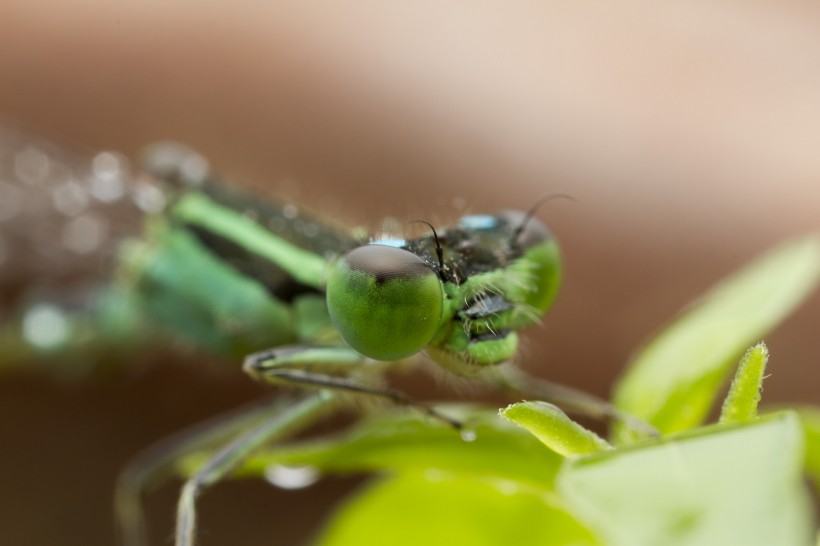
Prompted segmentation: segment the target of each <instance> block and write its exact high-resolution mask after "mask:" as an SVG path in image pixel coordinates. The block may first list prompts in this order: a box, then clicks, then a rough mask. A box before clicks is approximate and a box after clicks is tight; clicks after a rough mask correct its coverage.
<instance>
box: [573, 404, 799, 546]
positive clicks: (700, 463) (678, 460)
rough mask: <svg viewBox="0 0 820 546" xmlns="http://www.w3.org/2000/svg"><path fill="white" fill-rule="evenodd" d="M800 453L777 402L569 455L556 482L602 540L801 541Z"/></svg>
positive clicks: (678, 543)
mask: <svg viewBox="0 0 820 546" xmlns="http://www.w3.org/2000/svg"><path fill="white" fill-rule="evenodd" d="M802 453H803V437H802V431H801V429H800V423H799V421H798V419H797V416H796V415H795V414H794V413H793V412H784V413H780V414H773V415H769V416H766V417H763V418H761V419H759V420H758V421H755V422H754V423H750V424H746V425H733V426H727V425H715V426H712V427H708V428H704V429H699V430H697V431H693V432H689V433H685V434H682V435H679V436H678V437H677V438H675V439H663V440H660V441H656V442H654V443H652V444H649V445H643V446H637V445H636V446H631V447H627V448H624V449H619V450H614V451H609V452H606V453H601V454H598V455H592V456H589V457H584V458H581V459H576V460H574V461H570V462H568V464H567V465H566V466H565V467H564V470H563V471H562V472H561V473H560V474H559V477H558V482H557V488H558V492H559V493H560V494H561V495H562V498H563V499H564V500H565V501H566V502H567V505H568V506H569V507H570V508H571V509H572V512H573V513H574V514H575V515H576V516H578V517H579V518H580V519H581V520H582V521H585V522H586V523H587V524H589V525H590V527H591V528H592V529H594V530H595V531H597V532H598V534H599V536H601V538H602V539H603V540H604V542H605V543H606V544H607V545H608V546H657V545H659V544H663V545H664V546H710V545H715V546H724V545H728V544H732V545H734V544H742V545H743V546H773V545H775V544H777V545H780V544H783V545H789V546H804V545H808V544H812V543H813V539H812V536H813V534H814V531H813V525H812V523H813V517H812V510H811V506H810V503H809V499H808V496H807V491H806V489H805V486H804V484H803V482H802V476H801V465H802Z"/></svg>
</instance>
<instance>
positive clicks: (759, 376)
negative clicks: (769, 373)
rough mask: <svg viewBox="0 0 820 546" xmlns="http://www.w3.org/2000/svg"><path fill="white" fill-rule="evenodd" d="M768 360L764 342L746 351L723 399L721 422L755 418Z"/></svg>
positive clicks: (744, 420)
mask: <svg viewBox="0 0 820 546" xmlns="http://www.w3.org/2000/svg"><path fill="white" fill-rule="evenodd" d="M768 360H769V349H768V348H767V347H766V344H765V343H758V344H757V345H755V346H754V347H752V348H751V349H749V350H748V351H746V354H745V355H744V356H743V359H742V360H741V361H740V365H739V366H738V367H737V373H735V378H734V379H733V380H732V386H731V387H730V388H729V394H728V395H727V396H726V399H725V400H724V401H723V408H722V409H721V411H720V422H721V423H746V422H749V421H754V420H755V418H757V404H758V403H759V402H760V389H761V388H762V386H763V373H764V372H765V370H766V362H767V361H768Z"/></svg>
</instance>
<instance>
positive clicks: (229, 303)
mask: <svg viewBox="0 0 820 546" xmlns="http://www.w3.org/2000/svg"><path fill="white" fill-rule="evenodd" d="M0 153H2V154H3V156H2V160H0V166H2V168H3V169H4V170H3V171H2V173H0V175H2V181H0V225H2V232H1V234H2V238H0V274H2V275H3V276H2V277H0V279H2V281H3V283H4V285H5V286H8V287H11V288H10V291H11V292H17V293H20V294H24V296H23V303H24V304H25V305H23V303H20V302H19V301H14V302H12V303H13V304H17V305H18V307H20V306H22V307H21V308H22V311H21V313H20V315H19V320H16V321H8V322H7V325H6V326H4V327H3V331H2V332H0V336H2V337H0V340H2V343H3V355H4V356H3V359H4V363H3V365H4V366H7V367H13V366H15V365H19V366H22V365H23V364H24V363H31V362H34V361H38V362H46V363H49V362H60V363H62V368H63V369H68V370H70V369H72V366H80V365H81V363H84V365H85V366H88V365H93V364H94V363H99V362H101V361H105V360H109V361H110V360H117V359H119V358H121V357H123V356H124V355H125V354H127V353H128V352H130V351H131V349H132V348H134V347H139V346H141V345H144V344H148V343H152V342H155V340H156V339H165V340H171V341H173V342H174V343H175V344H178V345H182V346H186V347H189V348H192V349H193V350H195V351H197V352H199V353H201V354H207V355H212V356H216V357H220V358H224V359H229V360H231V359H232V360H234V361H236V362H237V364H239V363H240V362H241V363H242V368H243V370H244V371H245V372H246V373H247V374H248V375H249V376H250V377H252V378H253V379H255V380H257V381H260V382H263V383H269V384H273V385H279V386H285V387H295V388H297V389H299V390H300V391H303V392H304V394H303V395H302V396H301V397H300V398H298V399H297V400H296V401H293V402H290V403H288V404H287V405H283V404H282V403H281V401H274V402H271V403H266V404H262V405H259V406H256V407H254V408H252V409H250V410H247V411H244V412H239V413H237V414H234V415H230V416H227V417H225V418H224V419H222V420H220V421H218V422H217V424H216V425H214V426H213V427H209V428H206V429H203V430H201V431H199V432H196V433H194V434H191V435H187V436H185V437H184V438H181V439H175V440H172V441H170V442H168V443H166V444H164V445H161V446H160V447H157V448H155V449H153V450H149V451H148V452H146V453H145V454H143V455H142V456H140V457H137V458H136V459H135V460H134V462H133V463H132V464H131V465H130V466H129V467H128V468H127V469H125V470H124V471H123V474H122V476H121V478H120V481H119V485H118V489H117V493H116V506H117V514H118V520H119V524H120V530H121V540H122V542H123V544H125V545H127V546H138V545H142V544H144V543H145V534H144V523H143V517H142V512H141V506H140V503H141V500H140V493H141V491H142V490H143V488H144V486H145V485H146V484H147V483H150V482H154V481H156V480H158V479H161V478H163V477H164V475H165V474H166V473H167V469H168V467H169V466H171V465H172V464H173V462H174V461H176V460H177V459H178V458H179V457H180V456H182V455H183V454H185V453H187V452H190V451H193V450H196V449H198V448H200V447H201V446H203V445H211V444H213V442H214V440H215V439H217V440H220V441H221V447H220V448H218V449H216V450H215V451H214V452H213V455H212V456H211V458H210V459H209V460H208V461H206V462H205V463H204V464H203V465H202V467H201V468H200V469H199V470H198V471H197V472H196V473H195V475H193V476H192V477H191V478H190V479H188V480H187V481H186V482H185V484H184V486H183V487H182V491H181V493H180V499H179V504H178V513H177V522H176V538H175V543H176V545H177V546H191V545H193V544H194V541H195V533H196V528H197V521H196V515H197V511H196V500H197V497H198V496H199V495H200V494H201V492H202V491H203V490H204V489H206V488H207V487H209V486H211V485H213V484H214V483H216V482H218V481H219V480H220V479H222V478H224V477H225V476H227V475H228V474H229V473H230V472H231V471H232V470H233V469H234V468H236V467H237V465H239V464H241V462H242V460H243V459H244V458H245V457H247V456H248V454H249V453H250V452H252V451H253V450H255V449H257V448H258V447H260V446H262V445H266V444H270V443H272V442H276V441H281V440H283V439H286V438H287V437H288V436H290V435H293V434H294V433H296V432H298V431H299V430H301V429H304V428H306V427H308V426H309V425H310V424H311V423H313V422H314V421H316V420H317V419H319V418H321V417H322V416H325V415H327V414H330V413H332V412H334V411H335V410H336V409H337V408H338V407H339V405H342V404H347V403H349V402H350V399H351V395H352V396H353V397H365V398H373V399H382V400H385V401H387V402H390V403H395V404H399V405H403V406H408V407H410V408H413V409H415V410H417V411H420V412H422V413H424V414H425V415H427V416H429V418H431V419H435V420H439V421H441V422H444V423H446V424H447V425H448V426H450V427H452V428H453V429H454V430H456V431H458V432H461V433H462V434H463V436H464V437H465V438H467V439H469V436H470V431H469V428H467V427H465V425H464V423H461V422H460V421H459V420H458V419H455V418H453V417H451V416H449V415H447V414H446V413H443V412H441V411H439V410H438V409H437V408H436V407H434V406H430V405H428V404H426V403H424V402H421V401H418V400H415V399H413V398H411V397H409V396H407V395H406V394H404V393H402V392H401V391H398V390H395V389H393V388H391V387H389V386H388V385H387V383H386V381H385V379H384V375H385V372H386V371H387V370H389V369H390V367H391V366H392V365H393V363H395V362H398V361H403V360H406V359H413V358H420V357H419V356H417V355H419V354H420V353H425V354H426V355H427V357H428V358H429V359H431V360H432V361H433V362H435V363H436V364H437V365H438V366H439V367H440V368H443V369H444V370H446V371H447V372H449V373H452V374H455V375H458V376H462V377H466V378H468V379H470V380H474V381H492V382H493V383H495V384H497V385H499V386H501V387H503V388H506V389H508V390H510V391H515V392H517V393H521V394H523V395H525V396H527V397H534V398H540V399H545V400H550V401H553V402H557V403H559V404H561V405H562V406H563V407H565V408H567V409H570V410H575V411H578V412H581V413H585V414H588V415H592V416H595V417H598V418H616V419H620V420H623V421H626V422H628V423H630V424H631V425H632V426H634V427H635V428H638V429H642V430H646V429H645V428H644V427H645V426H644V425H643V424H642V423H640V422H637V421H635V420H632V419H631V418H630V417H629V416H625V415H622V414H620V413H619V412H618V411H617V410H615V409H614V408H613V407H611V406H610V405H609V404H607V403H606V402H603V401H601V400H599V399H597V398H595V397H593V396H590V395H587V394H584V393H582V392H579V391H575V390H573V389H569V388H566V387H561V386H558V385H554V384H551V383H548V382H546V381H543V380H540V379H536V378H532V377H528V376H526V375H525V374H524V373H523V372H521V371H520V370H518V369H517V368H516V367H514V366H513V365H511V363H512V362H513V361H514V359H515V356H516V354H517V350H518V344H519V339H518V331H519V330H521V329H522V328H524V327H527V326H529V325H532V324H534V323H536V322H537V321H538V320H539V318H540V317H541V316H542V315H543V314H544V313H545V312H546V311H547V310H548V308H549V307H550V305H551V303H552V301H553V299H554V298H555V295H556V293H557V290H558V288H559V285H560V281H561V258H560V253H559V250H558V245H557V243H556V241H555V239H554V237H553V236H552V234H551V233H550V232H549V230H548V229H547V228H546V227H545V226H544V225H543V224H542V223H541V222H540V221H539V220H538V219H537V218H536V217H535V210H536V208H537V205H538V204H539V203H536V206H533V207H531V208H530V209H529V211H528V212H521V211H511V210H508V211H501V212H497V213H494V214H486V215H469V216H464V217H462V218H460V219H458V220H457V221H456V222H455V223H453V224H452V225H450V226H447V227H435V226H433V225H431V224H429V223H427V222H426V221H423V222H422V223H423V224H426V226H427V228H428V229H429V232H427V233H425V234H424V235H422V236H418V237H415V238H403V237H400V236H397V235H396V234H377V235H373V236H369V235H365V234H363V233H362V232H361V230H355V229H348V228H345V227H342V226H339V225H337V224H336V223H335V222H332V221H331V220H328V219H325V218H322V217H320V216H319V215H317V214H314V213H311V212H309V211H307V210H305V209H302V208H300V207H298V206H296V205H294V204H292V203H288V202H282V201H277V200H274V199H265V200H262V199H260V198H259V197H258V196H256V195H252V194H250V193H247V192H244V191H242V190H240V189H237V188H233V187H231V186H229V185H227V184H225V183H224V182H223V181H222V180H221V179H220V178H219V177H218V176H216V175H215V174H214V173H213V172H212V171H211V170H210V169H209V167H208V166H207V162H206V161H205V160H204V158H202V157H201V156H199V155H198V154H196V153H195V152H193V151H191V150H189V149H187V148H185V147H183V146H180V145H177V144H164V145H158V146H155V147H153V148H152V149H151V150H150V151H149V152H148V153H147V155H146V158H147V159H146V161H145V163H144V172H139V173H134V172H132V171H131V170H130V169H129V168H128V167H127V164H126V163H124V162H123V160H122V159H120V158H119V157H118V156H116V155H114V154H110V153H103V154H100V155H97V156H96V157H95V158H94V159H93V160H92V161H91V163H90V166H89V167H88V168H81V167H79V166H78V165H77V163H76V161H75V159H73V158H70V157H68V156H66V155H65V152H63V151H62V150H61V149H60V148H59V147H55V146H53V145H52V144H50V143H47V142H39V141H34V140H32V139H30V138H28V137H23V136H21V135H20V134H19V133H16V132H14V131H8V130H6V131H5V133H3V134H0ZM102 265H105V266H106V267H104V268H103V267H101V266H102ZM100 271H108V273H105V274H100V273H99V272H100ZM33 277H36V278H38V279H40V280H42V281H43V283H45V284H50V285H52V286H57V287H59V290H58V291H57V292H51V293H45V294H41V295H40V297H39V298H38V299H37V300H32V301H25V298H26V297H28V294H29V293H30V292H31V290H30V287H29V286H27V285H28V284H30V283H29V282H28V281H29V279H31V278H33ZM89 280H90V281H93V282H89ZM66 287H73V289H72V290H71V291H66ZM23 288H25V290H23ZM64 292H65V293H67V292H70V293H72V294H81V295H82V297H81V298H79V299H76V300H75V299H71V298H65V297H63V295H62V294H63V293H64ZM18 299H19V298H18ZM69 363H70V365H69ZM48 365H50V364H48Z"/></svg>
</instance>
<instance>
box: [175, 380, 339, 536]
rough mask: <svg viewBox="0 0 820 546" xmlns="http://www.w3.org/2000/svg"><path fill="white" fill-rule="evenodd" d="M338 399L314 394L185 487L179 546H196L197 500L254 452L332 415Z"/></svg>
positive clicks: (250, 434)
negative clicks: (206, 489)
mask: <svg viewBox="0 0 820 546" xmlns="http://www.w3.org/2000/svg"><path fill="white" fill-rule="evenodd" d="M337 400H338V397H337V395H336V394H334V393H333V392H331V391H327V390H322V391H319V392H317V393H315V394H312V395H310V396H308V397H306V398H304V399H302V400H300V401H299V402H298V403H296V404H293V405H291V406H290V407H288V408H287V409H286V410H284V411H281V412H279V413H278V414H276V415H274V416H273V417H272V418H270V419H267V420H265V421H263V422H261V423H259V424H257V425H256V426H255V427H253V428H252V429H250V430H249V431H247V432H245V433H243V434H241V435H240V436H238V437H237V438H236V439H235V440H233V441H232V442H231V443H229V444H228V445H226V446H225V447H223V448H222V449H220V450H219V451H217V452H216V454H214V455H213V456H212V457H211V458H210V459H208V461H206V462H205V464H204V465H202V467H201V468H200V469H199V470H197V472H196V473H195V474H194V475H193V476H191V477H190V478H189V479H188V480H187V481H186V482H185V484H184V485H183V486H182V492H181V493H180V496H179V503H178V505H177V524H176V541H175V545H176V546H193V544H194V540H195V535H196V499H197V497H199V495H200V494H201V493H202V491H203V490H204V489H205V488H207V487H209V486H211V485H214V484H215V483H216V482H218V481H219V480H220V479H222V478H223V477H225V476H226V475H228V474H229V473H230V472H232V471H233V470H234V469H235V468H236V467H237V465H239V464H240V463H241V462H242V461H243V460H244V459H245V458H247V457H248V456H249V455H250V454H251V453H252V452H253V451H254V450H256V449H258V448H259V447H261V446H263V445H265V444H266V443H268V442H270V441H273V440H281V439H283V438H286V437H288V436H291V435H293V434H295V433H296V432H298V431H299V430H300V429H302V428H304V427H306V426H308V425H310V424H311V423H313V422H314V421H315V420H316V419H317V418H318V417H320V416H323V415H325V414H328V413H330V412H331V411H332V410H333V409H334V408H335V406H336V402H337Z"/></svg>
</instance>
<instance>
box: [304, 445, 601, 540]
mask: <svg viewBox="0 0 820 546" xmlns="http://www.w3.org/2000/svg"><path fill="white" fill-rule="evenodd" d="M542 450H543V448H542ZM543 451H545V450H543ZM351 544H355V545H357V546H367V545H374V546H384V545H386V544H389V545H390V546H419V545H424V546H439V545H440V546H499V545H507V544H510V545H517V544H520V545H525V544H538V545H541V546H593V545H600V544H601V543H600V542H599V541H598V540H597V539H596V538H595V536H594V535H593V534H592V533H591V532H590V531H589V530H588V529H586V528H585V527H584V526H583V525H582V524H580V523H579V522H578V521H577V520H576V519H575V518H574V517H573V516H572V515H571V514H570V513H568V512H567V511H566V510H565V509H564V508H563V507H561V505H560V504H559V501H558V500H557V499H556V498H555V497H554V496H552V495H549V494H545V493H544V492H543V491H539V490H537V489H533V490H530V489H527V488H522V487H519V486H518V485H517V484H515V483H514V482H506V481H492V480H488V481H482V480H475V479H470V478H466V477H462V476H457V475H452V474H448V473H441V472H426V473H422V474H417V473H410V474H404V475H400V476H398V477H395V478H391V479H383V480H380V481H378V482H376V483H375V484H374V485H372V486H371V487H369V488H368V489H366V490H364V491H362V492H360V493H359V494H357V495H356V496H355V497H354V498H353V499H351V500H350V501H348V503H347V504H346V505H345V506H343V507H342V508H341V510H339V511H338V512H337V513H336V515H335V517H334V518H333V519H332V520H331V522H330V524H329V525H328V526H327V528H326V529H325V531H324V533H323V534H322V535H321V536H320V538H319V540H318V542H317V546H350V545H351Z"/></svg>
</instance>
